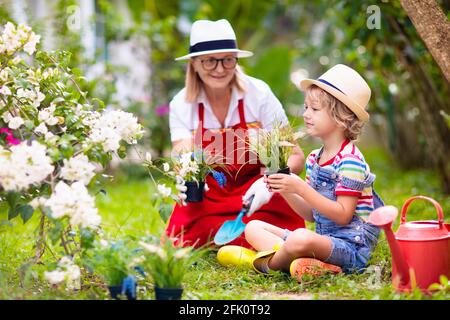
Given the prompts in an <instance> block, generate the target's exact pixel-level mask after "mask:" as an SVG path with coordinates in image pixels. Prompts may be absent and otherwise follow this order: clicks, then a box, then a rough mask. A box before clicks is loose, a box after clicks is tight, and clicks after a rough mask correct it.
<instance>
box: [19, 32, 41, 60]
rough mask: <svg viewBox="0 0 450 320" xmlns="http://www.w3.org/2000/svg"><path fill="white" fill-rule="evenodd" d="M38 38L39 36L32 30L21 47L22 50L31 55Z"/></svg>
mask: <svg viewBox="0 0 450 320" xmlns="http://www.w3.org/2000/svg"><path fill="white" fill-rule="evenodd" d="M40 39H41V36H37V35H35V34H34V32H32V33H31V34H30V37H29V38H28V42H27V43H26V44H25V46H24V47H23V51H25V52H26V53H28V54H29V55H30V56H31V55H32V54H33V53H34V52H35V51H36V44H37V43H39V41H40Z"/></svg>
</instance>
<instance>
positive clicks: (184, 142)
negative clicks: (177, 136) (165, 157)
mask: <svg viewBox="0 0 450 320" xmlns="http://www.w3.org/2000/svg"><path fill="white" fill-rule="evenodd" d="M190 150H192V138H186V139H181V140H176V141H173V142H172V153H175V154H180V153H184V152H187V151H190Z"/></svg>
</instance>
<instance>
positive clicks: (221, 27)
mask: <svg viewBox="0 0 450 320" xmlns="http://www.w3.org/2000/svg"><path fill="white" fill-rule="evenodd" d="M222 52H236V53H237V56H238V57H239V58H245V57H250V56H252V55H253V53H252V52H250V51H243V50H239V49H238V47H237V43H236V34H235V33H234V30H233V28H232V27H231V24H230V23H229V22H228V21H227V20H225V19H221V20H217V21H210V20H197V21H195V22H194V23H193V24H192V28H191V36H190V47H189V54H187V55H185V56H182V57H178V58H176V59H175V60H187V59H189V58H191V57H195V56H200V55H202V54H211V53H222Z"/></svg>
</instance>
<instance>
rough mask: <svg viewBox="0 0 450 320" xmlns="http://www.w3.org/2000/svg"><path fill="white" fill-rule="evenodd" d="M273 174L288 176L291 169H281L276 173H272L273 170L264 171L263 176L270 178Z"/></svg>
mask: <svg viewBox="0 0 450 320" xmlns="http://www.w3.org/2000/svg"><path fill="white" fill-rule="evenodd" d="M275 173H284V174H290V173H291V168H289V167H286V168H283V169H278V170H276V171H274V170H266V171H264V175H265V176H270V175H272V174H275Z"/></svg>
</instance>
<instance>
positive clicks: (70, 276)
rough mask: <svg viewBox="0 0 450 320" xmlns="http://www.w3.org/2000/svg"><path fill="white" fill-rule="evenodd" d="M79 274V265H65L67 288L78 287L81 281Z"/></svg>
mask: <svg viewBox="0 0 450 320" xmlns="http://www.w3.org/2000/svg"><path fill="white" fill-rule="evenodd" d="M80 276H81V271H80V267H79V266H77V265H76V264H72V265H71V266H68V267H67V270H66V285H67V288H68V289H80V287H81V282H80Z"/></svg>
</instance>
